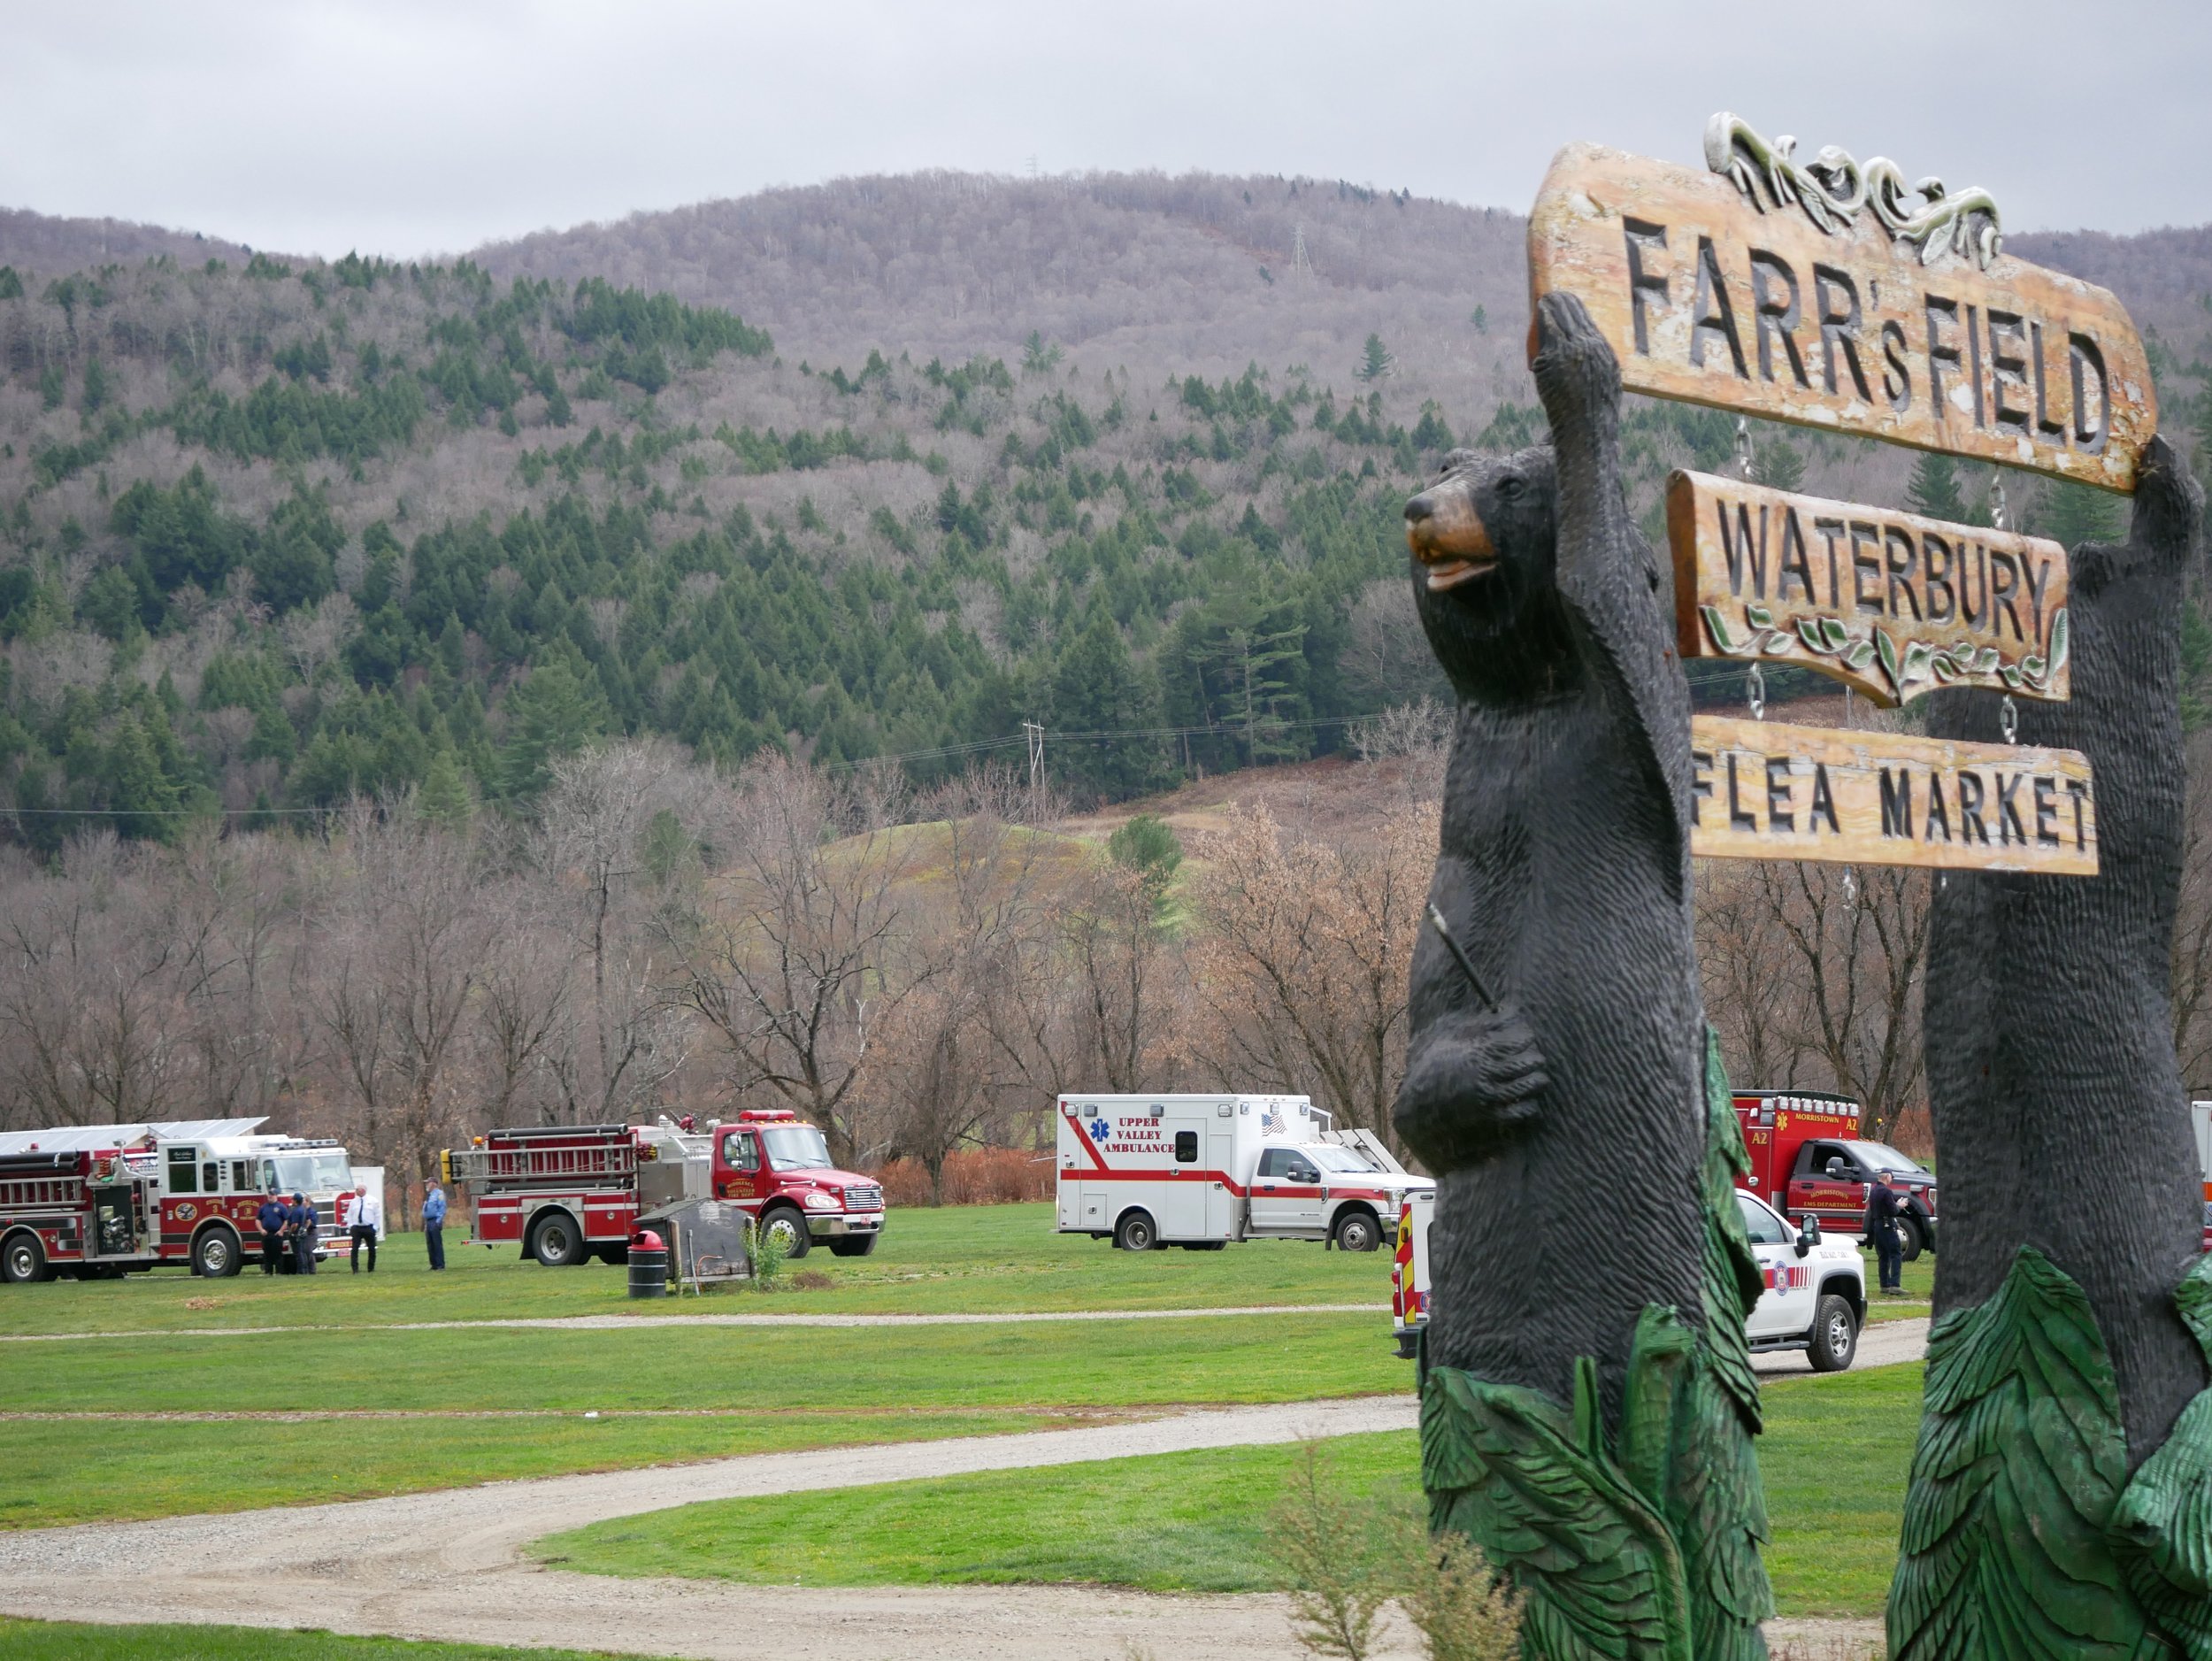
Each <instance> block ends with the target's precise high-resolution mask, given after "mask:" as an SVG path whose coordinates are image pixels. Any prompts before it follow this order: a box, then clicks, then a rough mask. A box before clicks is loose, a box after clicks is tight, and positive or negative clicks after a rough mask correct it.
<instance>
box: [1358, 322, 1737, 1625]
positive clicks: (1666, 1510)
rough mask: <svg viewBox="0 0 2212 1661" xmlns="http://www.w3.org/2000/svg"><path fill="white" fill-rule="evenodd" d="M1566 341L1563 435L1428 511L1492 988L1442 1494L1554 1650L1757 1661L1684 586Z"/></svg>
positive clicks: (1413, 1108) (1478, 468)
mask: <svg viewBox="0 0 2212 1661" xmlns="http://www.w3.org/2000/svg"><path fill="white" fill-rule="evenodd" d="M1536 347H1537V350H1536V354H1535V358H1534V364H1533V366H1534V370H1535V374H1536V383H1537V388H1538V390H1539V392H1540V396H1541V397H1542V399H1543V404H1544V409H1545V412H1546V414H1547V415H1548V417H1549V419H1550V422H1551V442H1550V443H1548V444H1544V445H1539V446H1537V447H1536V448H1534V449H1531V450H1523V451H1521V452H1519V453H1517V454H1516V455H1511V456H1506V457H1502V458H1501V457H1484V456H1478V455H1474V454H1472V453H1470V452H1467V451H1457V452H1455V453H1454V454H1453V456H1452V457H1451V458H1450V460H1449V462H1448V466H1447V468H1446V472H1445V474H1444V477H1443V478H1442V479H1441V480H1440V481H1439V482H1438V483H1437V484H1436V486H1435V487H1434V488H1432V489H1430V490H1428V491H1426V492H1425V493H1424V494H1423V495H1421V496H1417V497H1416V498H1415V499H1414V500H1413V501H1412V502H1411V503H1410V504H1408V506H1407V508H1406V519H1407V530H1408V540H1409V542H1410V544H1411V547H1412V550H1413V553H1414V567H1413V581H1414V591H1415V596H1416V602H1417V605H1418V607H1419V610H1420V614H1421V618H1422V621H1423V624H1424V626H1425V628H1426V630H1427V632H1428V636H1429V640H1430V642H1431V644H1432V646H1433V648H1434V649H1435V651H1436V655H1437V657H1438V658H1439V659H1440V661H1441V663H1442V665H1443V666H1444V669H1445V671H1446V672H1447V673H1448V674H1449V675H1450V677H1451V680H1452V683H1453V685H1454V686H1455V688H1457V691H1458V694H1459V697H1460V707H1459V712H1458V724H1457V728H1456V732H1455V736H1454V740H1453V746H1452V755H1451V763H1450V770H1449V773H1448V782H1447V785H1446V794H1445V803H1444V813H1443V833H1442V849H1441V857H1440V858H1439V859H1438V861H1437V866H1436V877H1435V881H1434V885H1433V888H1432V899H1433V901H1434V903H1435V904H1436V905H1437V906H1438V908H1439V909H1440V911H1442V912H1443V914H1444V915H1445V916H1446V918H1447V919H1449V921H1450V923H1451V925H1452V927H1453V929H1454V932H1455V934H1456V936H1457V937H1458V939H1459V940H1460V942H1462V944H1463V947H1464V949H1465V950H1466V951H1467V953H1468V955H1469V958H1470V961H1471V965H1473V967H1474V970H1475V972H1476V975H1477V976H1479V987H1478V985H1477V984H1476V982H1475V980H1473V979H1472V978H1471V977H1470V976H1469V975H1468V974H1467V973H1465V972H1464V970H1463V968H1462V966H1461V965H1458V964H1457V963H1456V962H1455V960H1454V959H1453V958H1452V957H1451V956H1450V954H1449V952H1448V950H1447V948H1446V946H1445V944H1444V943H1443V942H1442V941H1441V940H1440V939H1439V938H1437V937H1436V936H1434V935H1433V934H1427V933H1425V934H1424V936H1423V938H1422V941H1421V943H1420V945H1419V947H1418V948H1417V950H1416V952H1415V954H1414V960H1413V977H1412V1037H1411V1044H1410V1049H1409V1056H1408V1062H1407V1073H1406V1078H1405V1082H1404V1085H1403V1088H1402V1091H1401V1093H1400V1096H1399V1099H1398V1104H1397V1111H1396V1115H1395V1118H1396V1123H1397V1126H1398V1128H1399V1131H1400V1133H1401V1134H1402V1135H1403V1137H1404V1138H1405V1141H1406V1142H1407V1144H1408V1145H1409V1147H1411V1148H1412V1149H1413V1150H1415V1152H1417V1154H1418V1155H1419V1156H1420V1157H1421V1158H1422V1160H1423V1161H1424V1162H1425V1164H1426V1165H1428V1166H1429V1168H1430V1170H1431V1171H1432V1172H1433V1173H1435V1174H1436V1176H1437V1178H1438V1180H1439V1188H1438V1198H1439V1203H1438V1210H1437V1217H1436V1221H1435V1225H1434V1227H1433V1229H1432V1234H1431V1236H1430V1250H1431V1261H1432V1265H1434V1267H1433V1288H1434V1300H1433V1309H1432V1315H1431V1319H1430V1325H1429V1327H1428V1331H1427V1334H1426V1338H1425V1358H1424V1383H1423V1480H1424V1485H1425V1487H1426V1488H1428V1489H1429V1491H1430V1495H1431V1501H1432V1521H1433V1522H1434V1523H1435V1525H1436V1526H1438V1527H1439V1528H1440V1529H1443V1528H1451V1529H1456V1530H1458V1531H1460V1532H1463V1533H1464V1534H1468V1535H1469V1536H1470V1537H1471V1539H1472V1540H1473V1541H1474V1542H1475V1543H1476V1544H1477V1545H1479V1546H1480V1547H1481V1548H1482V1549H1484V1551H1485V1552H1486V1554H1487V1555H1488V1556H1489V1557H1490V1558H1491V1560H1492V1561H1493V1563H1494V1564H1495V1565H1497V1566H1499V1567H1501V1568H1502V1569H1505V1570H1508V1571H1509V1572H1510V1573H1512V1574H1513V1576H1514V1578H1515V1580H1517V1583H1518V1584H1519V1585H1520V1586H1521V1588H1522V1589H1523V1591H1524V1593H1525V1595H1526V1597H1527V1616H1526V1626H1525V1633H1524V1636H1523V1645H1524V1651H1525V1654H1526V1655H1527V1656H1529V1657H1551V1658H1556V1661H1565V1657H1579V1656H1583V1655H1593V1656H1594V1655H1608V1656H1632V1657H1644V1656H1651V1657H1662V1656H1666V1657H1671V1656H1676V1655H1682V1656H1687V1655H1690V1654H1693V1653H1694V1654H1695V1655H1696V1656H1698V1657H1701V1661H1703V1658H1706V1657H1747V1656H1758V1655H1762V1654H1763V1653H1764V1651H1763V1646H1762V1644H1761V1642H1760V1639H1759V1635H1758V1630H1757V1622H1758V1621H1759V1619H1761V1618H1763V1616H1764V1615H1765V1614H1766V1613H1767V1612H1768V1611H1769V1609H1770V1601H1769V1597H1768V1592H1767V1585H1766V1580H1765V1575H1764V1572H1763V1569H1762V1567H1761V1565H1760V1563H1759V1559H1758V1552H1757V1547H1758V1542H1759V1540H1760V1539H1762V1538H1763V1535H1764V1532H1765V1525H1764V1519H1763V1511H1762V1508H1761V1501H1760V1495H1759V1483H1758V1476H1757V1471H1756V1466H1755V1463H1754V1460H1753V1457H1752V1453H1751V1444H1750V1441H1749V1438H1750V1435H1751V1434H1752V1433H1753V1432H1754V1431H1755V1429H1756V1426H1757V1422H1758V1421H1757V1415H1758V1405H1757V1392H1756V1388H1755V1383H1754V1381H1753V1379H1752V1374H1751V1371H1750V1365H1749V1357H1748V1354H1747V1350H1746V1349H1745V1342H1744V1336H1743V1316H1744V1311H1745V1310H1746V1309H1747V1307H1748V1303H1749V1302H1751V1301H1755V1299H1756V1297H1757V1295H1758V1289H1759V1288H1758V1278H1757V1272H1756V1270H1755V1268H1754V1267H1752V1266H1751V1258H1750V1252H1749V1249H1748V1246H1747V1243H1746V1242H1745V1241H1744V1237H1743V1232H1742V1224H1741V1219H1740V1214H1739V1213H1738V1211H1737V1209H1736V1205H1735V1202H1734V1200H1733V1197H1732V1191H1731V1188H1732V1185H1731V1182H1730V1175H1731V1165H1732V1161H1734V1160H1740V1158H1741V1142H1740V1136H1739V1134H1738V1132H1737V1128H1736V1122H1735V1119H1734V1115H1733V1113H1732V1111H1731V1110H1730V1108H1729V1104H1728V1097H1727V1092H1726V1086H1725V1082H1724V1080H1721V1079H1720V1078H1719V1074H1718V1068H1717V1063H1716V1062H1714V1061H1713V1060H1712V1059H1711V1058H1710V1057H1709V1046H1708V1038H1707V1033H1706V1029H1705V1025H1704V1019H1703V1011H1702V1005H1701V1001H1700V997H1699V992H1698V982H1697V973H1696V966H1695V962H1694V951H1693V944H1692V927H1691V887H1690V850H1689V825H1690V794H1689V750H1690V709H1689V696H1688V692H1687V688H1686V683H1685V681H1684V679H1683V675H1682V673H1681V668H1680V665H1679V664H1678V662H1677V661H1676V658H1675V655H1674V650H1673V634H1674V623H1673V619H1674V606H1673V600H1672V593H1671V573H1670V572H1669V571H1668V569H1667V567H1666V566H1664V565H1663V564H1662V563H1661V562H1660V561H1659V560H1658V559H1657V558H1655V556H1654V554H1653V552H1652V550H1651V549H1650V547H1649V546H1648V544H1647V542H1645V541H1644V539H1643V537H1642V535H1641V534H1640V532H1639V531H1638V530H1637V529H1636V527H1635V524H1634V521H1633V520H1632V519H1631V517H1630V515H1629V511H1628V506H1627V502H1626V499H1625V496H1624V493H1623V490H1622V484H1621V477H1620V460H1619V415H1620V371H1619V365H1618V364H1617V361H1616V360H1615V358H1614V357H1613V354H1612V351H1611V349H1610V348H1609V346H1608V345H1607V344H1606V342H1605V341H1604V340H1603V338H1602V337H1601V335H1599V334H1598V332H1597V329H1596V327H1594V324H1593V323H1592V322H1591V320H1590V319H1589V317H1588V315H1587V313H1586V311H1584V309H1583V307H1582V305H1581V304H1580V302H1578V301H1577V300H1575V299H1573V298H1571V297H1570V296H1558V295H1554V296H1546V297H1544V298H1543V299H1542V300H1541V301H1540V303H1539V305H1538V315H1537V323H1536ZM1492 996H1494V997H1495V998H1496V1000H1497V1002H1496V1003H1495V1004H1494V1005H1493V1004H1490V1003H1489V1001H1488V1000H1489V998H1490V997H1492Z"/></svg>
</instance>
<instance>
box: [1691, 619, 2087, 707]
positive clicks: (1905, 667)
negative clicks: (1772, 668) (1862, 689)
mask: <svg viewBox="0 0 2212 1661" xmlns="http://www.w3.org/2000/svg"><path fill="white" fill-rule="evenodd" d="M1698 615H1699V617H1700V618H1701V619H1703V620H1704V624H1705V633H1706V634H1707V636H1708V637H1709V638H1710V639H1711V641H1712V642H1713V645H1714V648H1715V649H1716V650H1718V651H1720V652H1722V653H1724V654H1725V655H1726V656H1728V657H1786V656H1787V655H1788V654H1789V653H1790V652H1792V651H1793V650H1797V649H1798V648H1800V647H1802V648H1803V649H1804V650H1806V651H1808V652H1809V653H1811V654H1812V655H1813V656H1814V657H1833V658H1835V659H1836V660H1837V661H1838V662H1839V663H1840V664H1842V665H1844V666H1845V667H1846V668H1847V669H1855V670H1856V671H1858V672H1859V673H1861V674H1864V673H1867V672H1868V671H1869V670H1870V669H1872V668H1873V667H1874V665H1877V664H1879V665H1881V669H1882V673H1883V674H1884V675H1885V676H1886V678H1887V679H1888V681H1889V684H1890V690H1891V693H1892V694H1893V696H1895V697H1896V699H1897V700H1898V701H1899V702H1900V703H1902V702H1903V701H1904V700H1905V699H1906V698H1908V697H1909V696H1913V694H1912V692H1911V690H1910V688H1913V687H1914V686H1915V685H1916V684H1917V683H1919V682H1921V681H1926V682H1927V684H1926V685H1925V686H1923V687H1921V688H1920V690H1922V691H1924V692H1930V691H1933V690H1934V689H1935V688H1938V687H1966V686H1983V687H1988V688H1992V689H1993V690H1997V691H2005V690H2009V691H2013V692H2022V691H2034V692H2047V691H2049V690H2050V688H2051V681H2052V678H2053V677H2054V676H2055V675H2056V674H2057V673H2058V672H2059V670H2060V669H2061V668H2062V666H2063V665H2064V664H2065V662H2066V655H2067V649H2068V648H2067V632H2068V624H2067V621H2066V612H2065V611H2064V609H2063V608H2062V609H2061V610H2059V611H2057V612H2055V613H2054V614H2053V616H2052V618H2051V640H2050V651H2049V655H2048V656H2047V657H2046V656H2045V655H2044V654H2043V653H2041V652H2030V653H2029V654H2028V655H2027V656H2026V657H2023V658H2022V659H2021V660H2020V661H2019V662H2018V663H2017V664H2008V663H2004V662H2002V661H2001V656H2000V654H1999V652H1998V650H1997V649H1996V648H1995V647H1994V646H1983V647H1980V648H1977V647H1976V646H1975V644H1974V642H1972V641H1970V640H1961V641H1958V642H1954V643H1953V644H1951V645H1948V646H1946V645H1943V644H1941V643H1940V642H1936V641H1930V640H1908V641H1906V642H1904V643H1903V644H1902V645H1900V644H1899V643H1898V642H1896V641H1894V640H1893V639H1891V638H1890V636H1889V634H1888V633H1887V631H1886V630H1884V629H1881V628H1878V627H1875V626H1874V625H1872V624H1868V625H1867V626H1866V627H1863V628H1853V627H1851V626H1850V625H1849V624H1847V623H1846V622H1845V621H1844V620H1843V619H1841V618H1838V617H1801V618H1799V619H1797V620H1796V626H1795V628H1794V630H1792V629H1788V628H1784V627H1781V626H1779V625H1778V624H1777V623H1776V622H1775V620H1774V613H1773V612H1772V611H1770V610H1768V609H1767V608H1766V607H1765V606H1763V605H1761V604H1757V603H1756V602H1755V601H1752V602H1747V603H1746V604H1745V605H1744V608H1743V621H1742V627H1744V628H1746V629H1747V630H1748V631H1749V633H1748V634H1747V635H1745V636H1744V637H1742V638H1740V639H1739V638H1738V637H1737V636H1736V634H1734V633H1733V631H1732V629H1731V628H1730V627H1729V624H1728V619H1727V618H1726V617H1724V615H1722V612H1721V609H1720V608H1719V607H1718V606H1717V605H1701V606H1700V607H1698Z"/></svg>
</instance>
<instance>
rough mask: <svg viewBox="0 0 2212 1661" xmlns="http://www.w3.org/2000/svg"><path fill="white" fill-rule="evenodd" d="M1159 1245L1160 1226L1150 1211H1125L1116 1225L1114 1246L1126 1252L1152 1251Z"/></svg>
mask: <svg viewBox="0 0 2212 1661" xmlns="http://www.w3.org/2000/svg"><path fill="white" fill-rule="evenodd" d="M1159 1243H1160V1229H1159V1225H1158V1224H1156V1223H1155V1222H1154V1221H1153V1220H1152V1213H1151V1212H1149V1211H1125V1212H1124V1213H1123V1214H1122V1219H1121V1221H1119V1222H1118V1223H1116V1224H1115V1225H1114V1244H1115V1245H1116V1246H1118V1247H1119V1248H1120V1249H1121V1250H1124V1251H1150V1250H1152V1249H1153V1248H1154V1247H1156V1246H1157V1245H1158V1244H1159Z"/></svg>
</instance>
